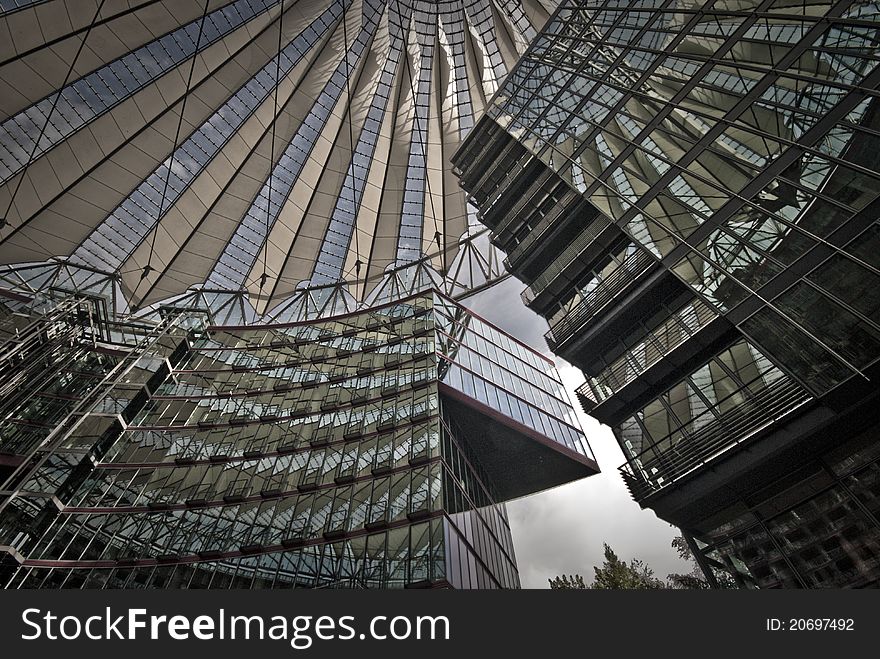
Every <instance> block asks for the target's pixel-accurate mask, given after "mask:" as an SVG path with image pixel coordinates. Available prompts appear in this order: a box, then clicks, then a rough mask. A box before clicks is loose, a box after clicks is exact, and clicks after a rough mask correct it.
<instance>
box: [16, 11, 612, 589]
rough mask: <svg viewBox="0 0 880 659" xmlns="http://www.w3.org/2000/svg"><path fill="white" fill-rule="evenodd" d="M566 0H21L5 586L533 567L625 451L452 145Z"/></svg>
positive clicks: (424, 578)
mask: <svg viewBox="0 0 880 659" xmlns="http://www.w3.org/2000/svg"><path fill="white" fill-rule="evenodd" d="M555 6H556V3H555V2H545V0H528V1H527V2H509V1H507V0H455V1H453V0H449V1H444V2H424V1H422V0H201V1H199V2H187V3H180V2H173V1H172V0H151V1H149V2H136V3H130V2H122V3H121V2H114V1H109V0H105V1H96V2H74V0H30V1H28V0H16V1H10V2H6V1H0V30H2V34H3V38H2V39H0V44H2V45H0V91H2V93H0V117H2V121H0V264H2V265H0V584H2V585H3V586H4V587H8V588H34V587H42V588H61V587H64V588H78V587H83V588H86V587H87V588H101V587H104V588H116V587H174V588H177V587H210V588H226V587H253V588H257V587H294V586H296V587H317V588H331V587H333V588H335V587H352V588H375V587H462V588H510V587H516V586H518V584H519V580H518V576H517V570H516V562H515V558H514V550H513V546H512V543H511V536H510V529H509V525H508V520H507V517H506V513H505V509H504V502H505V501H507V500H509V499H512V498H516V497H520V496H523V495H526V494H529V493H532V492H536V491H539V490H542V489H545V488H548V487H552V486H555V485H559V484H561V483H564V482H567V481H570V480H573V479H576V478H581V477H583V476H587V475H590V474H593V473H595V472H596V471H597V470H598V468H597V466H596V463H595V460H594V459H593V457H592V455H591V453H590V450H589V447H588V445H587V443H586V440H585V438H584V437H583V434H582V432H581V430H580V428H579V426H578V424H577V421H576V419H575V417H574V413H573V409H572V407H571V404H570V402H569V400H568V397H567V394H566V393H565V391H564V389H563V388H562V385H561V383H560V380H559V377H558V375H557V374H556V372H555V370H554V369H553V365H552V363H550V362H548V361H547V360H546V359H545V358H543V357H542V356H541V355H540V354H538V353H536V352H535V351H533V350H531V349H530V348H527V347H526V346H524V345H522V344H520V343H519V342H517V341H516V340H515V339H513V338H512V337H510V336H508V335H506V334H505V333H503V332H501V331H500V330H498V329H497V328H495V327H493V326H492V325H491V324H489V323H487V322H485V321H483V320H482V319H480V318H478V317H476V316H474V315H473V314H471V313H470V312H468V311H467V310H466V309H465V308H464V307H463V306H462V305H461V303H460V300H461V299H463V298H465V297H466V296H467V295H469V294H471V293H474V292H476V291H479V290H481V289H483V288H485V287H487V286H490V285H492V284H493V283H494V282H496V281H498V280H499V279H500V278H502V277H503V276H504V271H503V269H502V268H501V264H500V259H499V258H498V253H497V252H496V248H495V247H494V246H493V245H491V244H490V243H489V241H488V239H487V235H486V234H487V229H485V228H484V227H482V226H481V225H479V224H478V223H477V221H476V212H475V210H474V209H473V208H471V207H470V206H469V205H468V201H467V198H466V194H465V193H464V192H463V191H462V190H461V189H459V187H458V186H457V183H456V180H455V178H454V176H453V174H452V172H451V167H450V166H449V165H448V164H447V162H448V157H449V154H451V153H452V152H453V151H454V150H455V149H456V148H457V147H458V146H459V145H460V143H461V141H462V138H463V136H464V135H465V133H466V132H467V131H469V130H470V129H471V128H472V126H473V125H474V123H475V121H476V119H477V118H478V117H479V116H480V115H481V114H482V112H483V110H484V109H485V106H486V103H487V98H489V97H490V96H491V95H492V94H493V93H494V92H495V91H496V90H497V88H498V86H499V85H500V84H501V82H502V81H503V79H504V78H505V76H506V74H507V72H508V71H509V70H510V69H511V68H512V67H513V65H514V64H515V62H516V61H517V59H518V57H519V56H520V55H521V54H522V53H524V52H525V50H526V48H527V47H528V45H529V43H530V42H531V40H532V39H533V38H534V37H535V35H536V34H537V29H538V28H540V26H541V25H543V23H544V22H545V21H546V19H547V18H548V16H549V13H550V12H552V10H553V9H554V8H555Z"/></svg>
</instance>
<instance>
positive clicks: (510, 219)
mask: <svg viewBox="0 0 880 659" xmlns="http://www.w3.org/2000/svg"><path fill="white" fill-rule="evenodd" d="M525 169H526V168H525V167H524V168H523V171H525ZM548 181H552V179H551V177H550V176H549V175H548V173H547V171H546V170H545V171H542V172H539V173H538V176H537V178H536V179H535V180H534V181H532V182H531V183H530V184H529V186H528V188H526V191H525V192H524V193H523V194H522V195H521V196H520V197H519V200H518V201H517V202H516V203H515V204H514V205H513V208H511V209H510V210H509V211H507V213H505V215H504V217H503V218H501V221H500V222H499V223H498V224H496V225H495V228H494V229H492V234H493V235H495V236H499V235H501V234H502V233H504V232H505V231H507V230H508V229H510V228H511V227H512V226H513V224H514V221H515V220H517V219H519V218H520V213H521V212H522V210H523V209H524V208H525V207H526V205H527V204H529V203H531V202H532V199H533V198H534V196H535V195H536V194H538V192H539V191H540V190H541V189H542V188H543V187H544V185H546V184H547V182H548ZM508 194H510V193H509V192H507V191H506V192H505V195H504V196H507V195H508Z"/></svg>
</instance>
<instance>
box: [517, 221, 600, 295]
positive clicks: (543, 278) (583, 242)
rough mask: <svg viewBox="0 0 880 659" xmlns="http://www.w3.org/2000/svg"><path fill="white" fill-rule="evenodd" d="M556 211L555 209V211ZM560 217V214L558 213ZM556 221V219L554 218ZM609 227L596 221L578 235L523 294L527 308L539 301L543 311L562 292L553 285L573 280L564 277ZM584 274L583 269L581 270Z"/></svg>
mask: <svg viewBox="0 0 880 659" xmlns="http://www.w3.org/2000/svg"><path fill="white" fill-rule="evenodd" d="M554 210H555V209H554ZM557 215H558V213H557ZM554 219H555V218H554ZM608 226H609V223H608V222H607V221H604V219H598V218H597V219H596V220H595V221H593V222H591V223H590V224H589V225H588V226H587V228H586V229H584V230H583V231H581V233H580V234H578V236H577V238H575V239H574V242H572V243H571V244H570V245H569V246H568V247H566V248H565V249H564V250H562V253H560V254H559V255H558V256H557V257H556V258H555V259H553V262H552V263H550V265H548V266H547V267H546V268H545V269H544V271H543V272H542V273H541V274H540V275H538V277H537V278H536V279H535V280H534V281H533V282H532V284H531V285H530V286H529V287H528V288H527V289H525V290H524V291H523V292H522V294H521V297H522V301H523V302H524V303H525V305H526V306H527V307H532V306H533V305H535V303H536V301H537V305H535V306H536V307H537V308H539V309H541V308H543V307H544V306H545V305H546V302H547V301H548V298H552V297H553V296H554V294H557V295H558V294H559V293H560V292H562V291H561V290H559V287H558V286H557V287H555V290H554V287H552V284H554V283H557V282H559V281H560V280H562V281H563V286H564V285H565V284H566V283H567V282H569V281H570V280H571V278H572V277H571V276H568V277H565V276H563V275H564V273H565V272H566V271H568V270H569V269H570V268H571V266H572V265H574V264H575V263H577V262H578V260H579V259H580V258H581V257H582V256H583V253H584V250H585V249H586V248H587V246H588V245H590V244H591V243H592V242H593V241H594V240H596V238H597V237H598V236H599V234H600V233H601V232H602V231H603V230H605V229H606V228H607V227H608ZM581 272H583V269H582V270H581Z"/></svg>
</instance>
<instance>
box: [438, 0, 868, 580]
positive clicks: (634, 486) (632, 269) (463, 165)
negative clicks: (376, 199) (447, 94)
mask: <svg viewBox="0 0 880 659" xmlns="http://www.w3.org/2000/svg"><path fill="white" fill-rule="evenodd" d="M878 44H880V5H878V4H877V3H874V2H854V1H844V2H836V3H833V2H820V1H807V2H801V1H798V2H793V1H790V0H766V1H763V2H761V1H757V0H736V1H727V0H709V1H708V2H701V1H697V2H691V1H681V0H679V1H676V2H667V1H664V0H639V1H637V2H618V1H614V0H608V1H596V2H589V1H583V2H570V1H565V2H562V3H561V6H560V8H559V9H558V11H557V12H556V13H555V14H554V16H553V17H552V18H551V21H550V22H549V23H548V24H547V26H546V27H545V28H544V30H543V31H542V33H541V34H540V35H539V37H538V38H537V39H536V40H535V42H534V43H533V45H532V46H531V48H530V49H529V51H528V52H527V53H526V54H525V56H524V57H523V58H522V60H521V61H520V63H519V64H518V66H517V67H516V69H515V70H514V71H513V72H512V73H511V75H510V76H509V77H508V79H507V81H506V82H505V83H504V84H503V85H502V87H501V89H500V90H499V92H498V94H497V95H496V96H495V98H494V100H493V102H492V104H491V106H490V107H489V109H488V111H487V115H486V117H484V118H483V119H481V120H480V122H479V123H478V125H477V127H476V128H475V130H474V131H473V132H472V133H471V135H470V136H469V137H468V139H467V140H466V141H465V143H464V145H463V146H462V147H461V148H460V149H459V151H458V152H457V154H456V155H455V156H454V158H453V161H454V162H455V163H456V166H457V172H458V173H459V174H460V177H461V182H462V185H463V186H464V187H465V188H466V189H467V190H468V192H469V193H470V195H471V199H472V201H473V202H474V203H475V204H476V205H477V206H478V207H479V209H480V216H481V218H482V220H483V221H484V222H485V223H486V224H487V225H488V226H490V227H491V228H492V234H491V239H492V241H493V242H494V243H495V244H496V245H497V246H499V247H500V248H502V249H503V250H504V251H505V252H507V260H506V262H505V263H506V265H507V266H508V267H509V268H511V269H512V270H513V271H514V272H515V273H516V274H517V276H518V277H520V278H521V279H522V280H523V281H524V282H526V283H527V284H528V288H527V289H526V290H525V291H524V292H523V300H524V301H525V302H526V304H528V305H529V306H530V307H531V308H532V309H534V310H536V311H538V312H539V313H541V314H542V315H544V316H545V317H546V318H547V320H548V321H549V324H550V329H549V331H548V333H547V335H546V338H547V342H548V344H549V345H550V347H551V348H552V349H553V350H554V351H555V352H556V353H557V354H559V355H561V356H563V357H564V358H566V359H567V360H569V361H570V362H572V363H573V364H576V365H577V366H578V367H580V368H581V369H582V370H583V372H584V374H585V376H586V379H587V381H586V383H585V384H584V385H583V386H582V387H581V388H580V390H579V392H578V393H579V398H580V399H581V402H582V404H583V406H584V408H585V409H586V410H587V411H588V412H589V413H590V414H592V415H593V416H595V417H596V418H598V419H599V420H601V421H602V422H604V423H607V424H609V425H611V426H612V427H613V428H614V429H615V433H616V435H617V438H618V441H619V443H620V446H621V448H622V449H623V451H624V454H625V456H626V464H624V465H623V466H622V467H621V472H622V475H623V478H624V480H625V481H626V483H627V485H628V486H629V488H630V490H631V492H632V494H633V496H634V498H635V499H636V500H637V501H638V502H639V503H640V504H641V505H642V506H644V507H650V508H652V509H653V510H654V511H655V512H656V513H657V514H658V515H659V516H660V517H661V518H663V519H665V520H668V521H670V522H672V523H674V524H675V525H677V526H680V527H681V528H682V529H683V530H684V531H685V532H686V535H687V537H688V538H689V539H690V541H691V545H692V549H694V551H695V553H696V556H697V557H698V559H699V560H700V562H701V564H702V566H703V568H704V570H705V571H706V573H707V575H708V577H709V578H710V579H711V580H713V581H714V580H715V578H716V575H721V576H722V577H723V579H724V581H725V582H729V581H735V582H736V583H737V584H739V585H741V586H746V587H754V586H757V587H764V588H772V587H805V588H812V587H829V586H849V587H877V586H878V584H880V521H878V519H880V462H878V460H880V436H878V430H877V428H878V422H880V417H878V414H880V406H878V403H880V400H878V386H877V382H878V380H880V370H878V358H880V260H878V255H880V224H878V221H877V218H878V209H880V201H878V199H877V196H878V194H880V179H878V171H880V160H878V159H880V114H878V108H880V104H878V87H880V67H878V62H880V48H878Z"/></svg>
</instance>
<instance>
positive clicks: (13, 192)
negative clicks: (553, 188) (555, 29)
mask: <svg viewBox="0 0 880 659" xmlns="http://www.w3.org/2000/svg"><path fill="white" fill-rule="evenodd" d="M555 5H556V2H555V0H524V1H512V0H446V1H440V2H427V1H423V0H193V1H192V2H179V1H176V0H76V1H74V0H43V1H40V0H37V1H28V0H8V1H7V0H3V1H2V2H0V11H2V14H0V31H2V38H0V87H2V89H3V93H2V94H0V117H2V125H0V225H2V226H0V264H5V265H9V264H18V263H26V262H30V263H33V262H43V261H47V260H49V259H52V258H58V257H62V258H64V259H65V260H66V262H67V263H69V264H81V265H85V266H88V267H90V268H95V269H97V270H100V271H103V272H106V273H110V274H112V275H115V277H116V279H117V282H118V285H119V286H120V288H121V291H122V293H123V295H124V297H125V298H126V299H127V301H128V303H129V304H131V305H132V306H133V307H143V306H146V305H151V304H155V303H157V302H159V301H161V300H165V299H168V298H169V297H172V296H175V295H178V294H181V293H183V292H184V291H186V290H188V289H190V288H192V287H203V288H206V289H222V290H244V291H247V292H248V293H249V296H250V300H251V303H252V304H253V306H254V308H255V309H256V310H257V312H258V313H263V312H265V311H267V310H269V309H271V308H272V307H273V306H274V305H276V304H277V303H279V302H281V301H282V300H284V299H286V298H288V297H289V296H290V295H292V294H293V293H294V292H295V291H297V290H298V289H302V288H304V287H306V288H307V287H309V286H311V285H319V286H320V285H327V284H333V283H335V282H340V281H342V282H346V285H345V288H346V294H347V295H349V296H350V297H351V298H352V299H355V300H358V301H366V300H369V298H370V296H371V295H375V290H376V289H377V288H378V287H379V286H380V285H382V283H383V282H387V280H388V278H389V277H396V280H397V281H403V280H406V281H410V282H411V283H412V285H413V286H416V287H417V286H418V285H419V284H420V277H423V276H425V275H424V272H429V273H430V275H429V277H433V278H434V281H433V283H434V284H435V285H436V284H437V281H438V280H441V281H445V288H446V289H447V291H451V292H453V293H456V292H462V291H466V290H470V289H473V288H475V287H479V286H482V285H485V284H486V283H488V282H491V281H492V280H493V279H494V278H497V277H500V276H502V275H503V271H502V269H501V266H500V264H499V263H497V262H496V260H495V257H494V255H493V253H492V251H493V249H494V248H492V246H491V245H489V243H488V240H487V239H486V237H485V236H484V235H481V234H482V232H483V229H482V227H480V226H479V225H478V224H477V223H476V219H475V214H474V211H473V210H472V209H470V208H468V206H467V202H466V199H465V195H464V193H463V192H462V190H461V189H460V188H459V186H458V182H457V180H456V179H455V177H454V176H453V175H452V173H451V167H450V165H449V156H450V155H451V154H452V153H453V152H454V151H455V150H456V148H457V147H458V145H459V143H460V142H461V140H462V138H463V136H464V135H465V134H466V133H467V131H468V130H469V129H470V128H471V126H472V125H473V124H474V122H475V119H476V118H478V117H479V115H480V114H481V113H482V112H483V109H484V107H485V105H486V103H487V99H488V98H489V97H490V96H491V95H492V94H493V93H494V91H495V90H496V89H497V87H498V85H499V83H500V82H501V81H502V80H503V78H504V76H505V75H506V74H507V72H508V71H509V70H510V69H511V68H512V66H513V64H514V63H515V62H516V60H517V59H518V57H519V56H520V55H521V54H522V53H523V52H524V51H525V49H526V47H527V46H528V44H529V42H530V41H531V40H532V39H533V38H534V37H535V35H536V32H537V29H539V28H540V27H541V26H542V25H543V23H544V22H545V21H546V20H547V18H548V17H549V13H550V12H552V10H553V9H554V7H555ZM412 264H418V267H419V268H420V271H421V273H422V274H416V275H413V274H410V275H406V276H403V277H401V275H400V273H401V272H404V273H405V272H407V271H408V270H411V268H412V267H413V265H412ZM391 273H396V274H391Z"/></svg>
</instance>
